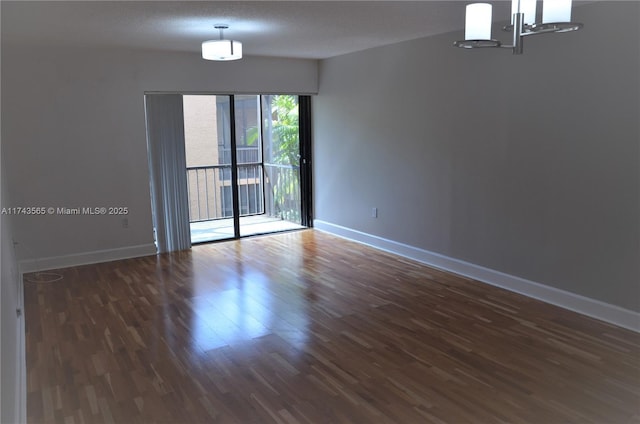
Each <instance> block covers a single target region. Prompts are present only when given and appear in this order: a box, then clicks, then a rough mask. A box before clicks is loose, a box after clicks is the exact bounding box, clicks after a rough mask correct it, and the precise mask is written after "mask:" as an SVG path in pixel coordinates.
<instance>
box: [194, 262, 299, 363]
mask: <svg viewBox="0 0 640 424" xmlns="http://www.w3.org/2000/svg"><path fill="white" fill-rule="evenodd" d="M212 260H215V258H212ZM235 271H236V272H237V271H238V270H235ZM236 272H234V273H232V274H231V275H233V277H232V279H233V281H229V282H224V281H223V284H222V285H221V287H223V289H222V290H218V291H209V290H206V285H205V284H202V285H198V286H195V287H194V288H196V290H197V287H200V288H201V289H203V290H206V292H204V293H203V294H202V295H198V294H197V292H196V293H194V294H195V296H194V297H193V298H191V299H190V305H189V306H190V308H191V309H192V311H193V313H192V314H191V322H190V328H191V329H192V340H191V342H192V345H193V346H194V347H195V348H197V349H198V350H200V351H202V352H203V353H206V352H207V351H209V350H211V349H217V348H220V347H222V346H226V345H234V344H238V343H242V342H246V341H249V340H251V339H255V338H258V337H263V336H267V335H269V334H277V335H278V336H280V337H282V338H283V339H284V340H286V341H288V342H289V343H291V344H292V345H293V346H294V347H296V348H298V349H300V350H302V348H303V347H304V346H305V344H306V342H307V340H308V334H307V329H308V327H309V320H308V315H307V313H305V312H304V311H302V310H301V309H302V308H304V307H305V306H304V305H305V303H304V302H302V301H300V302H298V301H292V299H291V296H290V295H289V296H287V294H286V293H283V295H282V296H278V293H279V291H278V289H277V288H276V289H275V290H274V288H273V287H271V288H269V285H273V284H277V282H274V281H273V280H271V279H269V278H268V277H267V276H265V275H263V274H261V273H259V272H256V271H251V270H249V271H247V272H243V273H241V274H240V278H238V274H237V273H236ZM222 274H223V276H224V274H225V273H224V272H223V273H222ZM223 278H224V277H223ZM209 286H210V285H209ZM234 286H235V287H236V288H231V287H234ZM274 293H275V294H274ZM300 295H301V296H304V293H301V294H300Z"/></svg>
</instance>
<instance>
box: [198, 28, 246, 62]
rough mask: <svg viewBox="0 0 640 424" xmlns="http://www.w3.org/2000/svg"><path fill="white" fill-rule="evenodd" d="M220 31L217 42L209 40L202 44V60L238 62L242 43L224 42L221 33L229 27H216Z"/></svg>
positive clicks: (240, 57) (240, 56)
mask: <svg viewBox="0 0 640 424" xmlns="http://www.w3.org/2000/svg"><path fill="white" fill-rule="evenodd" d="M215 28H216V29H217V30H219V31H220V39H219V40H209V41H205V42H203V43H202V58H203V59H207V60H238V59H242V43H241V42H240V41H236V40H225V39H224V36H223V33H222V31H224V30H225V29H228V28H229V25H223V24H220V25H216V26H215Z"/></svg>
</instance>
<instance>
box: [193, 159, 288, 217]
mask: <svg viewBox="0 0 640 424" xmlns="http://www.w3.org/2000/svg"><path fill="white" fill-rule="evenodd" d="M299 173H300V171H299V167H294V166H289V165H277V164H264V165H263V164H260V163H257V164H256V163H251V164H238V201H239V206H240V216H248V215H257V214H267V215H269V216H274V217H279V218H281V219H286V220H289V221H293V222H299V221H300V183H299V181H300V179H299ZM187 190H188V195H189V221H190V222H198V221H210V220H214V219H223V218H232V217H233V199H232V192H231V165H212V166H197V167H189V168H187Z"/></svg>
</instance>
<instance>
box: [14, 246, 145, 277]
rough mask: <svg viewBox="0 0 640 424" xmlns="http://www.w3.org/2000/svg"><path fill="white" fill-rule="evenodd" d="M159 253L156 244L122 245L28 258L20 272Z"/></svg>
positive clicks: (22, 263) (21, 265) (21, 266)
mask: <svg viewBox="0 0 640 424" xmlns="http://www.w3.org/2000/svg"><path fill="white" fill-rule="evenodd" d="M156 253H157V250H156V245H155V244H153V243H150V244H141V245H138V246H127V247H120V248H117V249H106V250H96V251H93V252H86V253H76V254H72V255H64V256H53V257H48V258H42V259H27V260H23V261H20V264H19V265H20V272H22V273H28V272H37V271H46V270H48V269H59V268H68V267H71V266H78V265H88V264H96V263H100V262H110V261H117V260H120V259H130V258H137V257H140V256H150V255H155V254H156Z"/></svg>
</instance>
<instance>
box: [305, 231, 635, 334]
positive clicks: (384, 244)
mask: <svg viewBox="0 0 640 424" xmlns="http://www.w3.org/2000/svg"><path fill="white" fill-rule="evenodd" d="M313 226H314V228H315V229H316V230H320V231H324V232H327V233H330V234H333V235H336V236H340V237H343V238H346V239H349V240H353V241H356V242H359V243H363V244H366V245H369V246H371V247H375V248H377V249H380V250H384V251H386V252H390V253H394V254H397V255H400V256H404V257H407V258H410V259H414V260H416V261H418V262H422V263H424V264H426V265H429V266H432V267H434V268H439V269H442V270H445V271H450V272H452V273H454V274H459V275H462V276H465V277H469V278H472V279H474V280H477V281H481V282H483V283H487V284H490V285H493V286H497V287H501V288H503V289H506V290H509V291H513V292H516V293H520V294H522V295H524V296H528V297H532V298H534V299H538V300H541V301H543V302H547V303H550V304H552V305H556V306H560V307H562V308H565V309H569V310H571V311H574V312H578V313H581V314H584V315H587V316H589V317H592V318H596V319H599V320H602V321H605V322H608V323H610V324H614V325H617V326H619V327H623V328H626V329H628V330H632V331H635V332H639V333H640V313H637V312H633V311H630V310H628V309H624V308H621V307H619V306H615V305H611V304H608V303H605V302H601V301H599V300H595V299H591V298H588V297H585V296H581V295H578V294H575V293H571V292H568V291H565V290H560V289H556V288H554V287H550V286H547V285H544V284H540V283H536V282H534V281H530V280H526V279H524V278H520V277H516V276H513V275H509V274H505V273H503V272H500V271H495V270H492V269H489V268H485V267H482V266H479V265H475V264H472V263H469V262H465V261H461V260H459V259H455V258H450V257H447V256H444V255H440V254H438V253H434V252H430V251H428V250H424V249H420V248H417V247H414V246H410V245H407V244H403V243H398V242H396V241H393V240H388V239H385V238H382V237H378V236H374V235H371V234H367V233H363V232H361V231H357V230H353V229H351V228H347V227H343V226H340V225H336V224H332V223H330V222H326V221H322V220H314V222H313Z"/></svg>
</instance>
